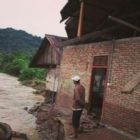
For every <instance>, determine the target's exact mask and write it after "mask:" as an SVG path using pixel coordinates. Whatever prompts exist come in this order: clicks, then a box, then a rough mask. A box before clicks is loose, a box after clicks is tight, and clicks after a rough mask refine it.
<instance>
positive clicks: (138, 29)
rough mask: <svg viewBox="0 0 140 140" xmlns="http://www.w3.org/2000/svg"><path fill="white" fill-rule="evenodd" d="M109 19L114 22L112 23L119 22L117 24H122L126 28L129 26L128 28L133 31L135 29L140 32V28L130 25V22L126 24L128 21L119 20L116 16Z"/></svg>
mask: <svg viewBox="0 0 140 140" xmlns="http://www.w3.org/2000/svg"><path fill="white" fill-rule="evenodd" d="M108 18H109V19H110V20H112V21H115V22H117V23H120V24H122V25H125V26H127V27H129V28H132V29H134V30H136V31H139V32H140V28H139V27H138V26H135V25H133V24H131V23H128V22H126V21H124V20H122V19H119V18H117V17H114V16H108Z"/></svg>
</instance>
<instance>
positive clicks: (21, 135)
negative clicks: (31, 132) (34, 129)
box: [12, 131, 28, 140]
mask: <svg viewBox="0 0 140 140" xmlns="http://www.w3.org/2000/svg"><path fill="white" fill-rule="evenodd" d="M12 137H15V138H22V139H24V140H28V137H27V135H26V134H24V133H20V132H17V131H12Z"/></svg>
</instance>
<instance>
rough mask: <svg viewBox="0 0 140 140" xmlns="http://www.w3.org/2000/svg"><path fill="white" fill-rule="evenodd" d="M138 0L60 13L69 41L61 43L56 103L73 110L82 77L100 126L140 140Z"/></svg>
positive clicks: (75, 7)
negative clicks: (76, 86)
mask: <svg viewBox="0 0 140 140" xmlns="http://www.w3.org/2000/svg"><path fill="white" fill-rule="evenodd" d="M139 2H140V1H138V0H135V1H133V2H132V1H131V2H130V1H129V0H125V1H122V0H117V1H110V0H102V2H101V1H98V0H94V1H92V0H88V1H85V0H83V1H81V3H80V2H79V1H78V0H75V1H72V0H71V1H70V0H69V1H68V3H67V4H66V5H65V6H64V8H63V9H62V10H61V15H62V21H63V20H66V19H67V20H66V22H65V23H66V27H65V28H66V31H67V35H68V38H69V39H70V40H68V41H65V42H63V43H62V44H61V46H63V47H65V48H64V49H63V55H62V58H61V65H60V77H59V85H58V90H57V92H58V94H57V100H56V105H57V107H58V108H63V109H64V110H66V111H67V112H70V110H71V106H72V100H73V86H74V85H73V82H72V80H71V77H72V76H74V75H79V76H80V77H81V83H82V84H83V85H84V86H85V88H86V103H87V109H88V112H89V113H92V112H94V113H96V114H97V116H98V117H99V119H100V122H101V123H104V124H106V125H109V126H112V127H115V128H118V129H120V130H123V131H125V132H128V133H131V134H132V135H135V136H137V137H140V129H139V128H140V120H139V118H140V37H139V36H140V28H139V26H140V20H139V16H140V14H138V13H139V8H140V3H139ZM72 7H73V8H72ZM80 7H81V8H80ZM126 7H127V8H126ZM122 9H123V10H124V11H123V12H122ZM110 10H111V11H110ZM137 12H138V13H137ZM79 13H80V15H78V14H79ZM83 13H84V14H83ZM130 13H131V14H130ZM136 13H137V14H138V15H137V14H136ZM82 14H83V15H82ZM111 15H113V16H111ZM114 16H115V17H114ZM79 17H80V18H79ZM116 17H117V18H116ZM122 17H123V18H122ZM134 17H135V18H136V19H137V24H136V22H134ZM78 18H79V19H78ZM122 19H123V20H122ZM78 21H79V22H78ZM118 23H119V24H118ZM131 23H133V24H131ZM77 27H78V33H77ZM80 30H81V31H80ZM76 33H77V35H76ZM81 33H82V34H81ZM76 36H77V37H76Z"/></svg>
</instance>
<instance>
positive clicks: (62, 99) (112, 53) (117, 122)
mask: <svg viewBox="0 0 140 140" xmlns="http://www.w3.org/2000/svg"><path fill="white" fill-rule="evenodd" d="M100 55H108V56H109V58H110V59H109V68H108V82H109V83H110V84H111V85H110V86H108V87H107V89H106V94H105V95H104V108H103V115H102V120H101V121H103V122H104V123H106V124H108V125H112V126H114V127H117V128H119V129H123V130H125V131H127V132H131V133H133V134H134V131H136V134H137V133H138V131H137V129H138V128H140V121H139V119H138V117H139V115H140V94H139V93H137V92H133V93H131V94H122V93H121V90H122V89H123V87H124V86H125V85H126V84H127V83H128V82H129V81H130V80H131V79H132V77H133V76H135V74H137V73H138V72H140V38H129V39H122V40H117V41H109V42H99V43H93V44H85V45H77V46H68V47H66V48H65V49H64V51H63V57H62V61H61V68H60V81H59V88H58V96H57V105H58V106H66V107H69V108H71V102H72V97H73V90H72V89H73V83H72V80H71V77H72V76H73V75H77V74H78V75H80V77H81V83H82V84H83V85H84V86H85V87H86V102H88V101H89V94H90V83H91V71H92V63H93V58H94V56H100ZM133 113H134V114H136V115H132V114H133ZM121 118H123V119H121ZM125 118H126V119H125ZM129 120H131V121H129ZM136 122H137V123H136Z"/></svg>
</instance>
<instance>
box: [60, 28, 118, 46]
mask: <svg viewBox="0 0 140 140" xmlns="http://www.w3.org/2000/svg"><path fill="white" fill-rule="evenodd" d="M119 27H120V26H112V27H109V28H106V29H103V30H101V31H96V32H92V33H89V34H86V35H84V36H82V37H81V38H79V37H77V38H74V39H70V40H68V41H64V42H62V43H61V44H59V45H60V46H61V47H64V46H68V45H72V44H78V43H83V42H84V41H86V40H87V39H90V38H92V39H95V38H97V37H99V36H102V35H103V34H104V33H107V32H110V31H113V30H115V29H117V28H119Z"/></svg>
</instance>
